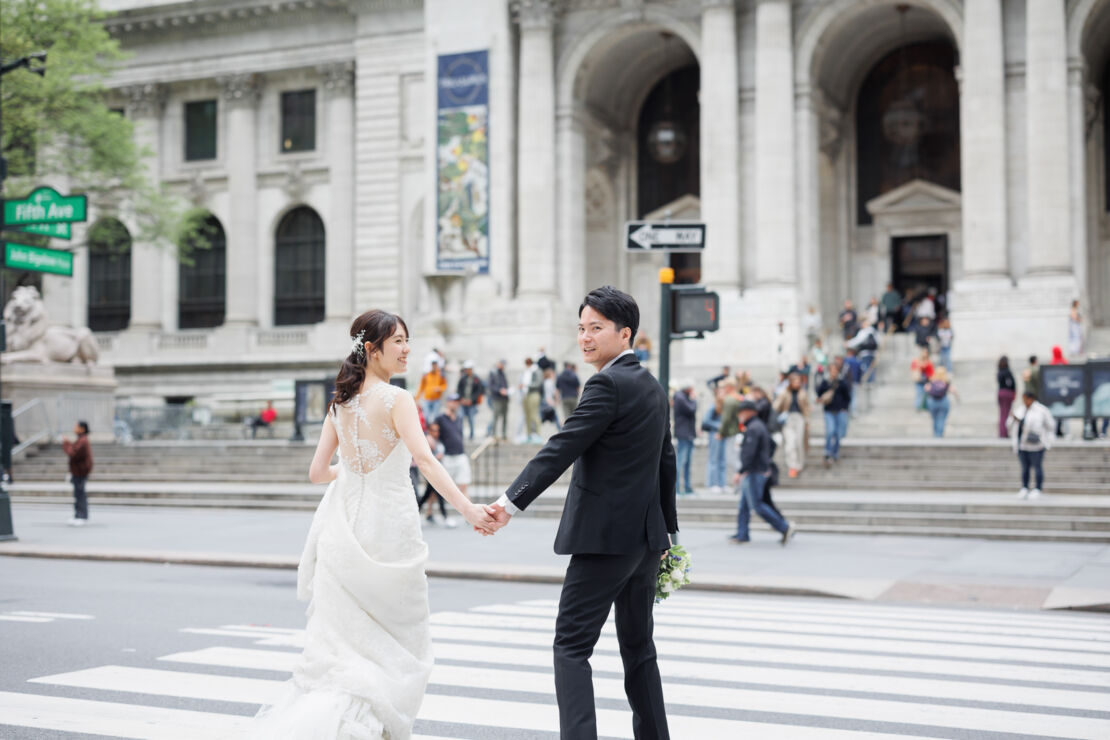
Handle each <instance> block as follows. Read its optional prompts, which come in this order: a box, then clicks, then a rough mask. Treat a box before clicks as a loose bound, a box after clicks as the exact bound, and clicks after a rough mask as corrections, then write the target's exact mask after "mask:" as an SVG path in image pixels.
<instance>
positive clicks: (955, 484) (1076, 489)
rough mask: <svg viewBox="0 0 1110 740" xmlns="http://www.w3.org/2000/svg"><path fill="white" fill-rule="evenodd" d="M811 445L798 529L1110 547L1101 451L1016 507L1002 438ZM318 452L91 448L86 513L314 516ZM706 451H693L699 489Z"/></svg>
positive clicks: (191, 446) (499, 485) (34, 488)
mask: <svg viewBox="0 0 1110 740" xmlns="http://www.w3.org/2000/svg"><path fill="white" fill-rule="evenodd" d="M537 449H538V448H537V447H536V446H535V445H501V446H498V447H496V448H491V450H489V451H487V452H486V454H483V455H482V456H481V457H480V458H479V460H478V461H477V463H476V464H475V471H474V472H475V484H474V486H472V491H471V492H472V495H474V496H475V497H476V498H477V499H479V500H486V501H492V500H493V499H494V498H496V497H497V496H498V495H500V493H501V492H502V491H503V490H504V488H505V487H506V486H507V485H508V484H509V483H510V482H511V481H512V479H513V477H515V475H516V474H517V473H518V472H519V471H520V470H521V468H523V467H524V465H525V464H526V463H527V462H528V460H529V459H531V457H532V455H534V454H535V452H536V450H537ZM819 451H820V444H819V441H818V440H814V441H813V448H812V451H811V455H810V459H809V465H808V467H807V469H806V470H805V471H804V472H803V474H802V476H801V477H800V478H798V479H794V480H791V479H787V478H784V479H783V481H782V486H781V487H780V488H779V489H777V491H776V493H775V498H776V501H777V502H778V504H779V506H780V507H781V508H782V509H783V511H784V512H785V513H786V515H787V516H788V517H789V518H791V519H792V520H795V521H796V522H797V523H798V525H799V526H800V527H801V529H802V530H803V531H820V532H844V533H856V534H859V533H867V534H876V535H880V534H884V535H886V534H889V535H898V534H905V535H911V534H912V535H936V536H958V537H989V538H1001V539H1027V540H1033V539H1035V540H1054V541H1073V542H1110V445H1107V444H1092V443H1061V444H1060V445H1059V446H1058V447H1057V448H1054V449H1053V450H1052V451H1051V452H1050V453H1049V455H1048V456H1047V458H1046V481H1047V482H1046V491H1047V493H1046V495H1045V496H1044V497H1042V498H1041V499H1039V500H1038V501H1020V500H1018V499H1016V498H1015V497H1014V495H1013V494H1014V492H1015V489H1016V488H1017V464H1016V461H1015V459H1014V456H1013V455H1012V453H1010V452H1009V448H1008V447H1007V446H1006V444H1005V443H1004V442H1003V441H1001V440H998V441H995V440H981V441H978V442H963V441H958V440H940V441H933V440H923V441H916V442H909V441H901V442H891V441H874V442H866V441H862V440H849V441H848V443H847V444H846V445H845V448H844V449H843V454H842V459H841V462H840V463H839V464H838V465H836V466H834V467H832V468H828V469H826V468H824V467H823V466H822V465H821V464H820V454H819ZM312 453H313V447H312V446H311V445H303V444H289V443H286V442H255V443H251V442H231V443H223V444H211V443H202V442H194V443H180V442H179V443H173V444H165V443H162V444H154V443H151V444H146V443H144V444H136V445H130V446H123V445H99V446H98V447H97V448H96V449H95V454H96V469H95V470H94V473H93V476H92V481H91V485H90V498H91V500H92V502H93V504H94V505H96V504H105V503H114V504H128V505H145V506H159V507H175V506H203V507H228V508H263V507H264V508H283V509H303V510H310V509H312V508H314V507H315V506H316V504H317V503H318V502H319V500H320V495H321V493H322V487H320V486H312V485H310V484H308V482H307V470H308V465H309V462H310V461H311V458H312ZM705 458H706V450H705V448H704V447H697V448H695V456H694V461H693V470H694V483H695V486H699V485H700V484H701V483H703V482H704V473H705ZM65 471H66V465H65V457H64V455H63V454H62V453H61V451H60V449H57V448H44V449H43V450H41V451H39V452H38V454H36V455H34V456H33V457H30V458H28V459H26V460H23V461H20V462H18V463H17V464H16V467H15V470H14V473H15V481H16V482H15V483H14V484H13V486H12V489H11V495H12V499H13V501H16V502H19V503H25V502H40V503H47V502H54V503H57V504H65V503H68V502H69V501H70V498H71V494H70V487H69V486H68V485H67V484H65V482H64V477H65ZM567 482H569V473H567V474H564V476H563V477H562V478H561V479H560V483H559V485H557V486H556V487H555V488H554V490H552V491H551V492H549V493H548V494H546V495H544V496H542V497H541V498H540V499H538V500H537V501H536V502H535V503H534V504H533V506H532V507H530V508H529V513H530V515H532V516H548V517H556V516H559V515H560V513H561V511H562V503H563V501H562V496H563V495H564V491H565V485H566V483H567ZM736 506H737V497H736V495H735V494H734V493H726V494H722V495H711V494H710V493H709V492H708V491H706V490H704V488H703V489H701V491H700V492H699V493H698V494H697V495H695V496H684V497H682V498H681V499H680V502H679V516H680V520H681V521H687V522H700V523H710V524H719V525H721V526H722V527H728V526H731V525H732V524H733V523H734V521H735V517H736Z"/></svg>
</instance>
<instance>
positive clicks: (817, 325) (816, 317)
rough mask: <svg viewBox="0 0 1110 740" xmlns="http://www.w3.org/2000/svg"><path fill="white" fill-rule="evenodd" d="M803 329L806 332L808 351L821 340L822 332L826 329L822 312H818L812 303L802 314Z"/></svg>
mask: <svg viewBox="0 0 1110 740" xmlns="http://www.w3.org/2000/svg"><path fill="white" fill-rule="evenodd" d="M802 330H803V331H804V332H805V333H806V351H807V352H808V351H809V350H811V349H813V345H815V344H817V343H818V342H820V341H821V334H822V333H823V330H824V326H823V325H822V322H821V314H819V313H818V312H817V309H816V308H815V307H814V305H813V304H812V303H811V304H810V305H809V308H807V309H806V312H805V314H804V315H803V316H802Z"/></svg>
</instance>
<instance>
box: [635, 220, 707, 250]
mask: <svg viewBox="0 0 1110 740" xmlns="http://www.w3.org/2000/svg"><path fill="white" fill-rule="evenodd" d="M624 233H625V249H627V250H628V251H630V252H645V251H648V252H700V251H701V250H703V249H705V223H703V222H701V221H629V222H628V223H626V224H625V225H624Z"/></svg>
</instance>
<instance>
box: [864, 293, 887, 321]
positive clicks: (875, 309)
mask: <svg viewBox="0 0 1110 740" xmlns="http://www.w3.org/2000/svg"><path fill="white" fill-rule="evenodd" d="M881 312H882V309H881V308H880V307H879V299H878V298H877V297H875V296H871V300H869V301H868V302H867V308H865V309H864V310H863V320H864V321H866V322H867V324H868V326H878V325H879V315H880V313H881Z"/></svg>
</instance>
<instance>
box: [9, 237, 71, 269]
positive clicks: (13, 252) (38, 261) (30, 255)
mask: <svg viewBox="0 0 1110 740" xmlns="http://www.w3.org/2000/svg"><path fill="white" fill-rule="evenodd" d="M4 266H5V267H7V268H9V269H11V270H30V271H31V272H50V273H53V274H55V275H65V276H67V277H72V276H73V253H72V252H63V251H61V250H59V249H43V248H42V247H32V246H29V245H27V244H12V243H11V242H5V243H4Z"/></svg>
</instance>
